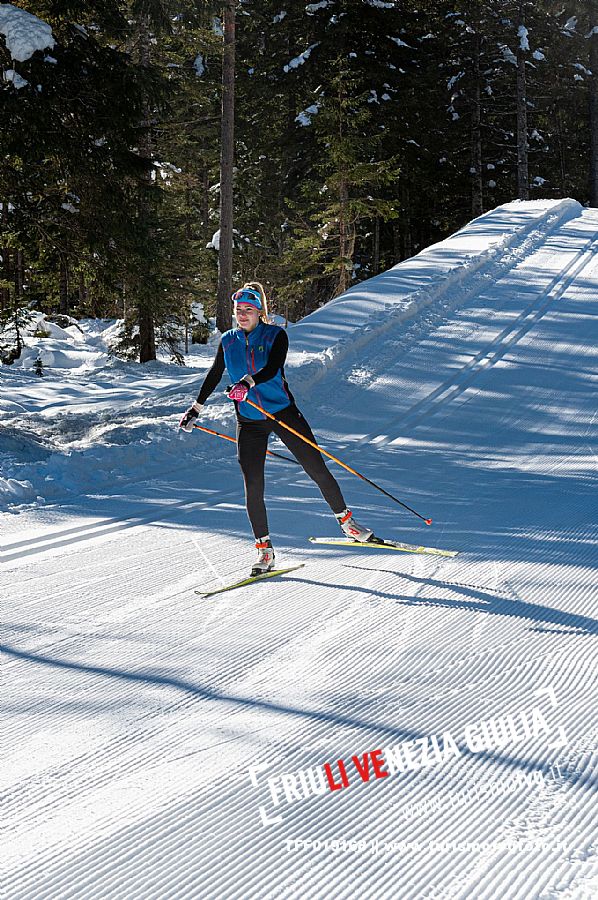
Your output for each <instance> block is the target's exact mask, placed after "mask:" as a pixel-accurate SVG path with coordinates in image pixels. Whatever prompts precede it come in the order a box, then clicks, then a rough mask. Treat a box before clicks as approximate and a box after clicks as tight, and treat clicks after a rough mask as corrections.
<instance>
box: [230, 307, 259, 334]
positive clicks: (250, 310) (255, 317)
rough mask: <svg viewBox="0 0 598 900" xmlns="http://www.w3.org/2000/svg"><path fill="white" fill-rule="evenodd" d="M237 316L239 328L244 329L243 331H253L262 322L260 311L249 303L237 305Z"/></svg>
mask: <svg viewBox="0 0 598 900" xmlns="http://www.w3.org/2000/svg"><path fill="white" fill-rule="evenodd" d="M235 316H236V319H237V322H238V323H239V328H242V329H243V331H253V329H254V328H256V327H257V323H258V322H259V320H260V314H259V310H257V309H256V308H255V306H251V305H250V304H249V303H237V305H236V306H235Z"/></svg>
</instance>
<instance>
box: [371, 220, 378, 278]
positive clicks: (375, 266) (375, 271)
mask: <svg viewBox="0 0 598 900" xmlns="http://www.w3.org/2000/svg"><path fill="white" fill-rule="evenodd" d="M379 271H380V217H379V216H376V218H375V220H374V259H373V263H372V274H373V275H377V274H378V273H379Z"/></svg>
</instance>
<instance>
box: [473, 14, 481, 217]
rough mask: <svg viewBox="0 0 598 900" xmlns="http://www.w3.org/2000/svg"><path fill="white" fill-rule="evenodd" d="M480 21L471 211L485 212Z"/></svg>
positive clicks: (475, 38)
mask: <svg viewBox="0 0 598 900" xmlns="http://www.w3.org/2000/svg"><path fill="white" fill-rule="evenodd" d="M479 27H480V26H479V23H476V30H475V34H474V36H473V98H472V101H471V169H470V172H471V213H472V215H473V216H480V215H481V214H482V213H483V212H484V205H483V195H482V128H481V122H482V108H481V107H482V91H481V74H480V32H479Z"/></svg>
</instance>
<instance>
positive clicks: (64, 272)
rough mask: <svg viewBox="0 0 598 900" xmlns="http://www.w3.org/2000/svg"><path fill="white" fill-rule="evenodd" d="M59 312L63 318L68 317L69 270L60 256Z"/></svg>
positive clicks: (62, 256) (63, 256)
mask: <svg viewBox="0 0 598 900" xmlns="http://www.w3.org/2000/svg"><path fill="white" fill-rule="evenodd" d="M59 296H60V312H61V314H62V315H63V316H66V315H68V311H69V269H68V261H67V258H66V256H65V255H64V254H63V253H61V254H60V284H59Z"/></svg>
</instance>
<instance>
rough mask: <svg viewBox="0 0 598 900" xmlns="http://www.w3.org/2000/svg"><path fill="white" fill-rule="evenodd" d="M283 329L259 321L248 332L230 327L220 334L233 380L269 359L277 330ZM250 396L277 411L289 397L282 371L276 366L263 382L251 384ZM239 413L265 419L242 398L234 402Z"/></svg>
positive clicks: (238, 378)
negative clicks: (253, 385)
mask: <svg viewBox="0 0 598 900" xmlns="http://www.w3.org/2000/svg"><path fill="white" fill-rule="evenodd" d="M280 331H282V328H280V327H279V326H278V325H266V324H265V323H264V322H260V323H259V325H257V327H256V328H254V329H253V331H250V332H249V333H248V334H247V333H246V332H245V331H243V330H242V329H241V328H231V330H230V331H225V332H224V334H223V335H222V350H223V352H224V363H225V365H226V368H227V371H228V374H229V375H230V377H231V379H232V381H233V382H236V381H240V380H241V378H243V375H254V374H255V372H259V370H260V369H263V367H264V366H265V365H266V363H267V362H268V356H269V355H270V350H271V349H272V344H273V343H274V341H275V340H276V337H277V335H278V333H279V332H280ZM247 398H248V399H249V400H253V402H254V403H259V405H260V406H262V407H263V408H264V409H267V410H268V412H270V413H276V412H280V410H281V409H285V407H287V406H288V405H289V404H290V403H291V397H290V396H289V393H288V391H287V386H286V379H285V377H284V372H283V370H282V369H279V370H278V372H277V373H276V375H275V376H274V378H271V379H270V380H269V381H264V383H263V384H259V385H256V386H255V387H252V388H251V389H250V391H249V393H248V395H247ZM236 406H237V410H238V412H239V414H240V415H242V416H244V417H245V418H247V419H265V418H266V416H264V415H262V413H261V412H259V411H258V410H257V409H254V407H253V406H250V405H249V403H246V402H245V400H243V401H242V402H241V403H237V404H236Z"/></svg>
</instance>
